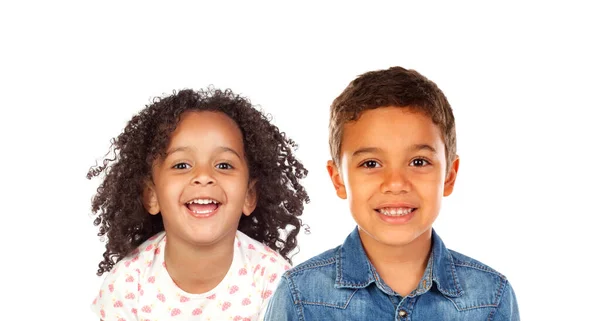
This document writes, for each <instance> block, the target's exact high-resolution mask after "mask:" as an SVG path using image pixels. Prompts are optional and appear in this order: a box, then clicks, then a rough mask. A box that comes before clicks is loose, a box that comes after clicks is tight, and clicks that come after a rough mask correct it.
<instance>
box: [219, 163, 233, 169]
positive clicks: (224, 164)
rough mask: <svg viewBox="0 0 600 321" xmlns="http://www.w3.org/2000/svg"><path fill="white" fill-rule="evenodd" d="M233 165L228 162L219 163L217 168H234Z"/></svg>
mask: <svg viewBox="0 0 600 321" xmlns="http://www.w3.org/2000/svg"><path fill="white" fill-rule="evenodd" d="M232 168H233V166H231V165H229V164H227V163H219V164H217V169H232Z"/></svg>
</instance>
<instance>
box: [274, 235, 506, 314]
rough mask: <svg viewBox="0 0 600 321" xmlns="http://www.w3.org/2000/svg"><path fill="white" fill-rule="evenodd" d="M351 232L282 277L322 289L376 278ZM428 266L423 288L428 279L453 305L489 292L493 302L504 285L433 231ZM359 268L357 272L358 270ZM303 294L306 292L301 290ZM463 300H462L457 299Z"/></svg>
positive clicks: (362, 283)
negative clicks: (453, 301)
mask: <svg viewBox="0 0 600 321" xmlns="http://www.w3.org/2000/svg"><path fill="white" fill-rule="evenodd" d="M352 238H353V236H352V234H351V235H350V236H349V237H348V239H347V240H346V241H345V242H344V244H342V245H340V246H337V247H335V248H332V249H330V250H327V251H325V252H323V253H321V254H319V255H316V256H314V257H312V258H310V259H308V260H307V261H305V262H302V263H300V264H298V265H297V266H295V267H293V268H292V269H290V270H288V271H287V272H286V273H285V274H284V275H283V277H284V279H285V280H287V282H289V283H291V284H292V285H293V287H295V288H303V289H321V290H319V291H323V289H325V288H327V287H328V286H331V287H330V288H337V289H340V290H341V288H345V287H347V288H355V287H357V288H358V287H363V286H365V285H366V284H368V283H371V282H373V281H374V280H376V279H377V278H376V277H373V274H376V271H375V270H374V267H373V266H372V265H371V263H370V261H369V259H368V258H367V256H366V255H365V254H364V250H363V249H362V247H361V249H360V251H356V250H355V249H352V248H348V247H349V245H354V246H355V247H356V246H359V243H358V242H356V241H355V242H353V241H352ZM432 246H433V247H432V252H431V257H430V262H429V264H428V269H427V270H426V271H425V275H424V279H428V282H426V284H429V285H428V286H427V287H426V289H422V290H423V291H428V290H429V289H430V287H431V285H432V282H434V283H436V285H437V287H436V288H437V289H438V291H440V292H442V293H443V294H444V295H447V296H448V297H452V298H453V300H456V301H455V304H458V305H461V303H462V304H464V305H465V307H468V306H470V305H471V304H472V303H473V302H474V301H473V300H475V301H477V300H478V299H477V298H481V297H486V296H488V295H492V296H493V297H494V298H493V299H492V301H491V302H489V303H492V304H497V303H498V302H499V300H500V295H501V294H502V292H503V289H504V288H505V287H507V286H510V285H509V284H508V280H507V278H506V277H505V276H504V275H503V274H501V273H500V272H498V271H496V270H495V269H493V268H491V267H490V266H488V265H486V264H484V263H482V262H480V261H478V260H476V259H473V258H471V257H469V256H467V255H464V254H462V253H459V252H457V251H453V250H450V249H447V248H446V247H445V245H444V243H443V242H442V241H441V238H439V236H437V234H435V232H434V244H433V245H432ZM359 271H360V272H359ZM304 293H307V292H306V291H304ZM460 301H464V302H460Z"/></svg>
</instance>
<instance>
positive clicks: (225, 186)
mask: <svg viewBox="0 0 600 321" xmlns="http://www.w3.org/2000/svg"><path fill="white" fill-rule="evenodd" d="M253 185H254V184H253V183H252V182H249V174H248V164H247V163H246V157H245V155H244V145H243V138H242V133H241V131H240V129H239V128H238V126H237V124H236V123H235V122H234V121H233V120H232V119H231V118H229V117H228V116H226V115H225V114H223V113H220V112H209V111H202V112H196V111H194V112H185V113H184V114H182V116H181V119H180V122H179V124H178V126H177V128H176V130H175V131H174V132H173V134H172V135H171V139H170V142H169V145H168V147H167V153H166V157H165V158H164V159H159V160H157V161H155V162H154V164H153V168H152V182H151V183H148V185H147V187H146V188H145V191H144V203H145V206H146V209H147V210H148V212H150V214H153V215H156V214H158V213H159V212H160V213H161V215H162V218H163V223H164V226H165V230H166V232H167V236H168V238H169V240H170V241H176V242H178V243H180V242H185V243H187V244H189V245H192V246H205V245H213V244H215V243H218V242H219V241H228V240H231V239H233V238H234V236H235V232H236V230H237V227H238V223H239V220H240V217H241V215H242V214H244V215H250V214H251V213H252V211H253V210H254V208H255V207H256V193H255V190H254V188H253ZM231 242H233V241H232V240H231Z"/></svg>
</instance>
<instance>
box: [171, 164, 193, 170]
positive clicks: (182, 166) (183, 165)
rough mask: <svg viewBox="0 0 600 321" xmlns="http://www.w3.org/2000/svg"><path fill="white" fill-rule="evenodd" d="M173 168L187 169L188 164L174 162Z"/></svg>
mask: <svg viewBox="0 0 600 321" xmlns="http://www.w3.org/2000/svg"><path fill="white" fill-rule="evenodd" d="M173 168H174V169H188V168H190V164H186V163H178V164H175V166H173Z"/></svg>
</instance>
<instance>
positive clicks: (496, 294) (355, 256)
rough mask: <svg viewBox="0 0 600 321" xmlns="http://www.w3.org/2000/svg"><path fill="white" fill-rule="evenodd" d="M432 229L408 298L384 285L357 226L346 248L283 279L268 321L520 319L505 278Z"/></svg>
mask: <svg viewBox="0 0 600 321" xmlns="http://www.w3.org/2000/svg"><path fill="white" fill-rule="evenodd" d="M432 234H433V235H432V246H431V255H430V256H429V261H428V263H427V267H426V269H425V273H424V275H423V278H422V279H421V281H420V282H419V286H418V287H417V289H415V290H414V291H412V292H411V293H410V294H409V295H408V296H406V297H402V296H400V295H399V294H397V293H396V292H394V290H392V289H391V288H390V287H389V286H387V285H386V284H385V283H384V282H383V280H382V279H381V278H380V277H379V275H378V274H377V271H375V267H374V266H373V265H372V264H371V262H370V261H369V259H368V258H367V255H366V253H365V250H364V248H363V246H362V243H361V241H360V236H359V234H358V229H354V231H353V232H352V233H351V234H350V235H349V236H348V238H347V239H346V240H345V241H344V244H342V245H341V246H339V247H337V248H334V249H332V250H329V251H327V252H324V253H322V254H320V255H318V256H316V257H314V258H312V259H310V260H308V261H306V262H304V263H302V264H300V265H298V266H296V267H294V268H292V269H291V270H289V271H287V272H286V273H285V274H284V275H283V276H282V279H281V282H280V283H279V286H278V288H277V290H276V291H275V293H274V295H273V297H272V298H271V300H270V302H269V306H268V308H267V312H266V316H265V321H286V320H301V321H304V320H306V321H311V320H318V321H322V320H327V321H330V320H331V321H334V320H344V321H351V320H361V321H364V320H377V321H379V320H398V321H409V320H412V321H419V320H427V321H445V320H461V321H470V320H481V321H490V320H494V321H498V320H511V321H516V320H519V310H518V307H517V301H516V298H515V294H514V292H513V290H512V288H511V286H510V284H509V283H508V281H507V279H506V277H504V276H503V275H502V274H500V273H498V272H496V271H494V270H493V269H491V268H489V267H488V266H486V265H484V264H482V263H480V262H478V261H476V260H473V259H471V258H469V257H467V256H465V255H462V254H460V253H457V252H454V251H451V250H448V249H446V247H445V246H444V243H443V242H442V240H441V239H440V238H439V236H438V235H437V234H436V233H435V231H434V232H433V233H432Z"/></svg>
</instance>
